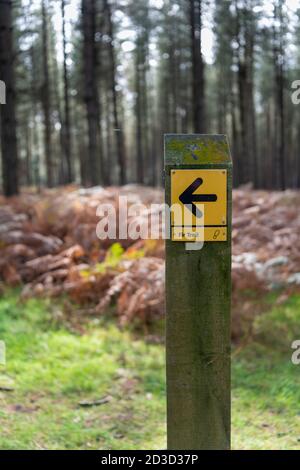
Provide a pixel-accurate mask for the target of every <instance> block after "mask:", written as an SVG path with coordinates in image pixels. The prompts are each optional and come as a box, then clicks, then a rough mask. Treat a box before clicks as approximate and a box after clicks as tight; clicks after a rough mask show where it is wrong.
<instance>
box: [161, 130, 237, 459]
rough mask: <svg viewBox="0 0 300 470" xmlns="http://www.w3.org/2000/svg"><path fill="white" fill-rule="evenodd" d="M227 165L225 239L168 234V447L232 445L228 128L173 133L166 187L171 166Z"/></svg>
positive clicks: (168, 145) (167, 140)
mask: <svg viewBox="0 0 300 470" xmlns="http://www.w3.org/2000/svg"><path fill="white" fill-rule="evenodd" d="M172 169H173V170H174V169H198V170H199V169H226V170H227V174H228V183H227V227H228V237H227V241H225V242H205V243H204V247H203V248H202V249H201V250H199V251H187V250H186V246H185V243H184V242H173V241H171V240H167V242H166V307H167V408H168V411H167V414H168V425H167V427H168V448H169V449H172V450H175V449H179V450H192V449H194V450H202V449H203V450H204V449H207V450H209V449H229V448H230V309H231V307H230V304H231V199H232V198H231V193H232V163H231V158H230V152H229V147H228V144H227V139H226V137H225V136H222V135H220V136H210V135H166V136H165V189H166V202H167V203H168V204H170V202H171V170H172Z"/></svg>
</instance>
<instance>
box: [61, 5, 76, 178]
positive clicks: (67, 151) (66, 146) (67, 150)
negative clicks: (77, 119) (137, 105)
mask: <svg viewBox="0 0 300 470" xmlns="http://www.w3.org/2000/svg"><path fill="white" fill-rule="evenodd" d="M65 7H66V2H65V0H61V15H62V36H63V55H64V62H63V72H64V123H63V150H64V158H65V165H64V170H65V174H64V179H65V182H66V183H71V181H72V179H73V172H72V141H71V124H70V93H69V77H68V67H67V39H66V19H65Z"/></svg>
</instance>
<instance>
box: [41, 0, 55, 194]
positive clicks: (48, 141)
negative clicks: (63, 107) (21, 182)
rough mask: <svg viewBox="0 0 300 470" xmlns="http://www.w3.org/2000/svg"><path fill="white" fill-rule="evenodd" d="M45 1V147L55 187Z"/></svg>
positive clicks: (50, 181) (43, 35)
mask: <svg viewBox="0 0 300 470" xmlns="http://www.w3.org/2000/svg"><path fill="white" fill-rule="evenodd" d="M47 23H48V22H47V11H46V4H45V0H42V44H43V45H42V47H43V75H44V76H43V85H42V106H43V112H44V145H45V155H46V170H47V186H48V187H49V188H52V187H53V185H54V171H53V161H52V142H51V140H52V139H51V117H50V112H51V111H50V80H49V47H48V46H49V45H48V24H47Z"/></svg>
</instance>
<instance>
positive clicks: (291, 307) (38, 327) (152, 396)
mask: <svg viewBox="0 0 300 470" xmlns="http://www.w3.org/2000/svg"><path fill="white" fill-rule="evenodd" d="M18 299H19V291H16V290H10V291H5V293H4V294H2V297H1V299H0V338H1V339H4V338H5V341H6V346H7V365H6V366H5V367H4V366H0V428H1V435H0V448H1V449H119V450H122V449H162V448H165V447H166V439H165V378H164V345H163V344H162V343H160V342H159V341H158V340H159V338H160V337H162V336H163V335H162V332H161V331H156V332H155V335H154V334H153V335H152V336H147V337H145V335H144V333H143V332H140V333H138V332H136V331H135V332H134V331H131V330H130V328H129V327H126V329H125V330H124V329H123V330H121V329H120V328H118V327H117V326H116V323H115V321H113V320H111V319H110V318H109V316H108V317H105V318H104V317H102V318H100V319H97V320H95V319H94V320H91V321H90V322H87V323H86V324H85V326H84V327H82V328H81V330H80V331H78V330H74V329H72V327H71V326H70V325H69V326H66V324H65V323H64V322H62V321H61V320H60V311H61V304H60V302H61V301H60V300H57V301H55V302H54V301H53V300H51V301H50V300H45V299H29V300H25V301H23V302H20V301H19V300H18ZM275 300H276V299H275V298H274V294H270V295H269V296H268V297H267V298H266V302H268V303H269V304H270V305H271V304H272V305H274V303H275ZM299 309H300V296H298V295H296V294H295V295H292V296H291V297H290V298H289V299H287V300H286V301H285V302H284V303H282V304H280V305H278V306H277V307H275V308H273V309H270V310H269V312H268V313H266V314H264V315H261V316H260V317H258V318H257V319H256V321H255V324H254V332H253V335H252V336H251V340H249V341H248V342H247V343H246V342H245V344H243V342H241V343H240V344H239V346H238V347H237V348H236V349H233V360H232V363H233V370H232V389H233V403H232V405H233V407H232V408H233V409H232V442H233V448H235V449H300V407H299V403H300V374H299V370H300V369H299V367H300V366H298V367H297V366H294V365H292V363H291V360H290V358H291V350H290V349H289V345H290V344H291V342H292V341H293V340H294V339H296V338H297V337H299V335H300V331H299V322H298V320H297V317H298V316H299ZM157 328H158V330H159V329H162V328H163V325H162V324H161V323H160V324H159V325H158V326H157ZM99 400H100V402H99Z"/></svg>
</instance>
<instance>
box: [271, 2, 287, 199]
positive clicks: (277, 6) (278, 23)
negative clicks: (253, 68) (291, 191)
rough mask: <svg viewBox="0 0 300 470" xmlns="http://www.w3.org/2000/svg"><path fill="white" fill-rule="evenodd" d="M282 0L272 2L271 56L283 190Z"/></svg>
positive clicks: (277, 173)
mask: <svg viewBox="0 0 300 470" xmlns="http://www.w3.org/2000/svg"><path fill="white" fill-rule="evenodd" d="M283 3H284V2H283V0H275V2H274V5H273V6H274V25H273V58H274V73H275V108H276V109H275V136H276V137H275V138H276V156H275V178H276V181H275V187H277V188H278V189H281V190H284V189H285V187H286V174H285V173H286V172H285V158H286V148H285V109H284V108H285V105H284V81H285V76H284V61H285V52H284V19H283Z"/></svg>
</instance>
